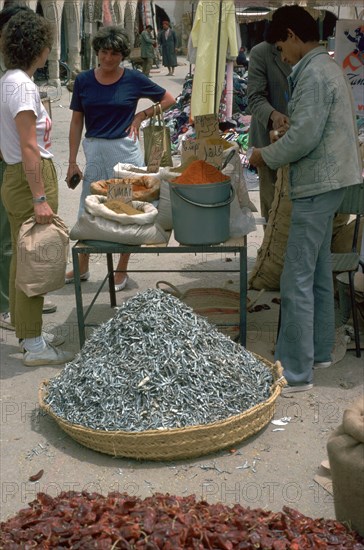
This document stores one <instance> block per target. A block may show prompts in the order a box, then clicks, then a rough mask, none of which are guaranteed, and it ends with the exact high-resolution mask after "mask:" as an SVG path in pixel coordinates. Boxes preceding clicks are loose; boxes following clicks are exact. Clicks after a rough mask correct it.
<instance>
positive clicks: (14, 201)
mask: <svg viewBox="0 0 364 550" xmlns="http://www.w3.org/2000/svg"><path fill="white" fill-rule="evenodd" d="M52 43H53V32H52V27H51V24H50V23H49V22H48V21H47V20H46V19H44V18H43V17H41V16H40V15H37V14H36V13H34V12H31V11H21V12H19V13H17V14H16V15H14V16H13V17H12V18H11V19H10V20H9V22H8V23H7V24H6V26H5V27H4V29H3V31H2V33H1V50H2V54H3V58H4V62H5V66H6V68H7V69H8V70H7V72H6V73H5V75H4V76H3V77H2V78H1V80H0V90H1V100H0V116H1V127H0V149H1V152H2V155H3V157H4V160H5V162H6V164H7V167H6V169H5V173H4V180H3V184H2V188H1V195H2V200H3V203H4V206H5V209H6V211H7V214H8V218H9V223H10V228H11V238H12V243H13V257H12V262H11V269H10V283H9V298H10V315H11V320H12V322H13V323H14V325H15V330H16V335H17V337H18V338H19V339H20V340H21V344H22V348H23V351H24V355H23V363H24V365H25V366H41V365H60V364H62V363H65V362H67V361H69V360H70V359H72V357H73V354H72V353H69V352H65V351H62V350H59V349H57V348H55V347H54V346H53V345H52V344H51V343H50V342H49V339H48V336H49V335H47V334H46V333H43V332H42V309H43V301H44V299H43V296H34V297H28V296H27V295H26V294H25V293H24V292H22V291H21V290H19V289H18V288H16V287H15V278H16V264H17V258H16V246H14V244H15V243H16V242H17V237H18V233H19V230H20V227H21V225H22V223H23V222H24V221H26V220H27V219H28V218H29V217H31V216H34V217H35V220H36V222H37V223H39V224H50V223H52V219H53V216H54V213H56V212H57V207H58V183H57V175H56V172H55V168H54V165H53V161H52V157H53V155H52V153H51V151H50V147H51V138H50V131H51V126H52V124H51V120H50V118H49V116H48V114H47V111H46V109H45V107H44V106H43V104H42V102H41V99H40V95H39V90H38V88H37V86H36V85H35V84H34V82H33V81H32V77H33V75H34V73H35V71H36V70H37V69H38V68H41V67H43V66H44V64H45V62H46V61H47V57H48V55H49V52H50V50H51V47H52Z"/></svg>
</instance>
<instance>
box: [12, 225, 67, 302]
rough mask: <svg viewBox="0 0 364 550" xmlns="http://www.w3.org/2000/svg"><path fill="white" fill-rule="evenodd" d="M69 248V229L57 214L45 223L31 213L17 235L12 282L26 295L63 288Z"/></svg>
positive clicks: (37, 294) (36, 294)
mask: <svg viewBox="0 0 364 550" xmlns="http://www.w3.org/2000/svg"><path fill="white" fill-rule="evenodd" d="M68 249H69V231H68V228H67V227H66V225H65V224H64V222H63V221H62V220H61V218H60V217H59V216H54V218H53V222H52V223H51V224H44V225H43V224H39V223H36V221H35V218H34V216H32V217H31V218H29V219H28V220H26V221H25V222H24V223H23V225H22V226H21V228H20V232H19V237H18V243H17V264H16V280H15V286H16V287H17V288H19V289H20V290H22V291H23V292H24V293H25V294H26V295H27V296H39V295H41V294H46V293H47V292H52V291H53V290H58V289H59V288H62V287H63V285H64V284H65V274H66V266H67V259H68Z"/></svg>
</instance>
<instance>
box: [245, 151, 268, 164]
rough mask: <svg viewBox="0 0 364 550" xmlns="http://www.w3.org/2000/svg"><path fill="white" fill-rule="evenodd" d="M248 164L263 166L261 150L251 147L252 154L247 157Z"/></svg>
mask: <svg viewBox="0 0 364 550" xmlns="http://www.w3.org/2000/svg"><path fill="white" fill-rule="evenodd" d="M249 164H251V165H252V166H265V162H264V160H263V157H262V153H261V149H258V148H256V147H253V152H252V154H251V156H250V157H249Z"/></svg>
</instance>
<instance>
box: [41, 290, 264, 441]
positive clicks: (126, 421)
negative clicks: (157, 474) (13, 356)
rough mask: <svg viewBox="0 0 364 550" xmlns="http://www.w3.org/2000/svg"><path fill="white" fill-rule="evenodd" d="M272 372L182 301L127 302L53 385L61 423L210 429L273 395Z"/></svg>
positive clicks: (149, 294)
mask: <svg viewBox="0 0 364 550" xmlns="http://www.w3.org/2000/svg"><path fill="white" fill-rule="evenodd" d="M272 383H273V377H272V373H271V371H270V369H269V368H268V367H267V366H266V365H265V364H264V363H262V362H260V361H258V360H257V359H256V358H255V357H254V356H253V355H252V354H251V353H249V352H248V351H247V350H245V349H244V348H243V347H242V346H240V345H239V344H236V343H234V342H233V341H232V340H231V339H230V338H228V337H227V336H224V335H223V334H221V333H220V332H219V331H218V330H217V329H216V328H215V327H214V326H212V325H211V324H210V323H209V322H208V321H207V320H206V319H205V318H203V317H200V316H198V315H196V314H195V313H194V312H193V310H192V309H191V308H190V307H188V306H186V305H185V304H184V303H183V302H181V301H180V300H178V299H177V298H175V297H173V296H171V295H169V294H166V293H164V292H162V291H161V290H153V289H149V290H147V291H145V292H141V293H139V294H137V295H135V296H134V297H132V298H130V299H129V300H127V301H126V302H125V303H124V304H123V305H122V306H121V307H120V308H119V309H118V310H117V312H116V314H115V316H114V318H112V319H110V320H109V321H108V322H107V323H105V324H103V325H101V326H100V327H99V328H98V329H97V330H95V331H94V333H93V334H92V336H91V337H90V338H89V339H88V340H87V341H86V343H85V345H84V347H83V349H82V350H81V352H80V353H79V355H78V356H77V357H76V358H75V359H74V361H73V362H71V363H69V364H68V365H67V366H66V367H65V368H64V370H63V371H62V372H61V373H60V374H59V375H58V376H57V377H55V378H53V379H51V380H50V382H49V386H48V392H49V393H48V396H47V397H46V398H45V402H46V403H48V404H49V405H50V406H51V408H52V410H53V411H54V412H55V413H56V414H57V415H58V416H60V417H61V418H63V419H66V420H68V421H69V422H72V423H75V424H80V425H82V426H85V427H87V428H92V429H98V430H107V431H113V430H125V431H130V432H140V431H144V430H151V429H167V428H179V427H186V426H193V425H198V424H208V423H211V422H215V421H218V420H223V419H226V418H228V417H230V416H232V415H235V414H239V413H241V412H243V411H246V410H247V409H249V408H251V407H253V406H254V405H257V404H258V403H261V402H263V401H265V400H266V399H267V398H268V397H269V396H270V388H271V386H272Z"/></svg>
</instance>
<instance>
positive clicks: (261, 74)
mask: <svg viewBox="0 0 364 550" xmlns="http://www.w3.org/2000/svg"><path fill="white" fill-rule="evenodd" d="M290 72H291V67H290V66H289V65H288V64H287V63H285V62H284V61H282V59H281V56H280V53H279V51H278V50H277V48H276V46H275V45H274V44H269V43H268V42H261V43H260V44H257V45H256V46H254V47H253V48H252V49H251V51H250V55H249V77H248V109H249V111H250V113H251V114H252V119H251V124H250V131H249V145H250V146H251V147H265V146H266V145H269V144H270V138H269V132H270V130H278V128H281V127H284V126H285V125H288V117H287V116H286V115H287V103H288V81H287V77H288V75H289V74H290ZM258 176H259V196H260V210H261V214H262V217H264V218H265V219H266V220H267V221H268V217H269V210H270V209H271V206H272V202H273V199H274V184H275V182H276V179H277V171H276V170H273V169H271V168H269V166H259V167H258Z"/></svg>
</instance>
